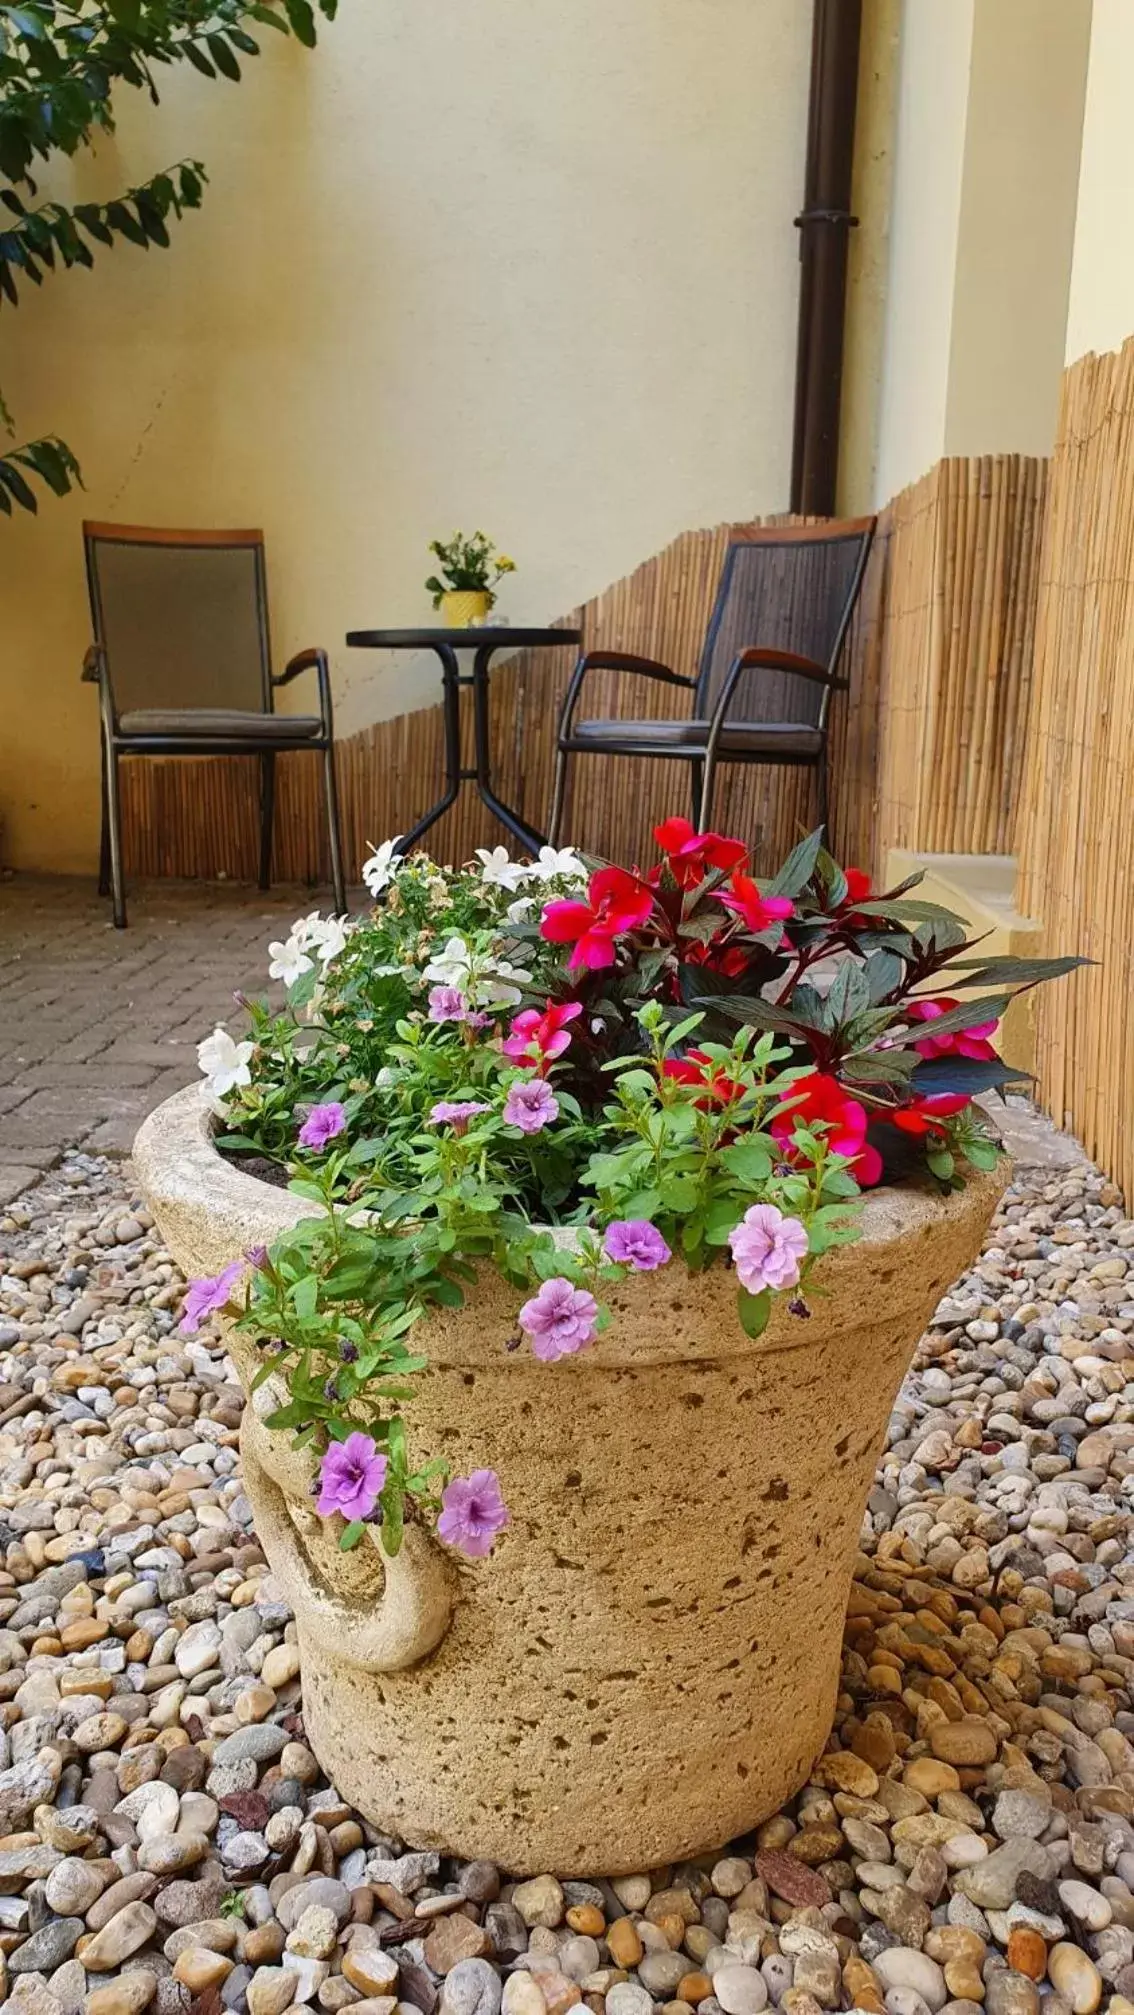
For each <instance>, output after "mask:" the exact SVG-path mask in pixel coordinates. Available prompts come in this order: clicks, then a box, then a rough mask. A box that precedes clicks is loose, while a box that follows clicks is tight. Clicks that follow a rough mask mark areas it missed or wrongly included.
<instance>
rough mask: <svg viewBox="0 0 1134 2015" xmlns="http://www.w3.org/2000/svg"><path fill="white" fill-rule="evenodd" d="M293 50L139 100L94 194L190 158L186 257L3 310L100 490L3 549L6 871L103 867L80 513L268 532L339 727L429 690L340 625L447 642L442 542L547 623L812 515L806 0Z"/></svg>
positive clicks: (24, 418)
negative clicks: (242, 75) (512, 571)
mask: <svg viewBox="0 0 1134 2015" xmlns="http://www.w3.org/2000/svg"><path fill="white" fill-rule="evenodd" d="M269 40H270V43H271V46H270V47H269V48H267V49H266V50H265V52H264V54H263V56H262V57H261V58H260V59H259V62H258V64H256V65H254V66H251V74H250V75H249V76H248V78H247V80H246V81H245V82H244V83H243V84H242V85H241V86H240V87H239V88H235V87H232V86H230V85H227V84H209V83H208V82H207V81H205V80H203V79H200V78H197V77H196V76H194V75H192V74H187V75H186V76H185V77H183V78H175V79H173V80H172V81H171V84H170V88H169V92H168V96H167V97H166V99H165V100H164V101H163V104H162V106H161V107H160V108H159V109H158V110H156V111H154V110H153V109H152V108H150V107H148V106H146V105H144V104H139V103H136V102H129V103H127V102H126V101H123V105H122V119H121V127H120V132H119V135H118V137H117V140H116V142H115V143H112V144H111V145H108V146H105V147H104V148H102V149H101V150H100V153H99V156H98V158H97V160H96V161H95V162H94V163H93V164H87V165H86V167H85V168H84V169H83V171H82V173H81V176H80V180H79V185H78V186H79V187H81V190H82V192H83V193H84V194H87V193H91V192H93V191H98V192H99V193H103V194H109V193H110V192H112V191H113V190H114V189H115V188H116V186H119V185H121V184H122V183H125V182H129V181H131V180H136V179H139V178H140V177H141V176H143V175H145V174H147V173H150V172H153V171H154V170H155V169H157V168H159V167H162V166H164V165H166V164H167V163H169V162H171V161H174V160H177V159H178V158H180V157H181V156H182V155H186V154H191V155H201V156H202V157H203V158H204V159H205V160H206V162H207V164H208V167H209V170H210V174H211V178H212V179H211V187H210V190H209V193H208V195H207V198H206V207H205V209H204V211H203V212H202V214H201V215H200V216H199V217H195V218H190V219H188V220H187V221H186V222H184V223H183V224H182V225H180V226H179V227H177V229H176V234H175V239H174V245H173V249H172V250H171V251H170V252H169V253H158V252H151V253H149V254H143V253H140V252H137V251H135V250H134V249H132V248H130V247H122V248H120V249H117V250H115V251H114V252H113V253H108V254H106V255H105V256H101V257H100V258H99V260H98V263H97V265H96V268H95V270H94V271H93V272H92V273H89V274H83V273H74V274H71V275H66V276H63V277H61V278H59V279H57V280H54V281H51V282H49V283H48V284H47V285H46V286H45V287H44V288H43V290H42V293H41V294H39V295H33V296H32V297H31V298H29V299H28V300H27V302H26V303H25V304H23V305H21V307H20V309H19V312H18V314H17V315H16V316H14V317H13V318H12V319H11V320H10V321H9V320H8V310H7V309H5V322H6V329H7V334H6V338H5V358H4V389H5V391H6V393H7V395H8V398H9V402H10V404H11V405H12V406H13V408H14V409H15V410H16V412H17V414H18V420H19V426H20V430H21V433H22V434H25V435H26V434H30V433H32V432H34V431H39V430H46V429H57V430H58V431H60V432H61V433H63V434H64V435H65V436H66V437H67V438H68V439H69V440H70V441H71V443H72V445H73V446H74V447H75V449H76V451H77V452H78V453H79V454H80V457H81V459H82V462H83V466H84V471H85V474H86V478H87V485H88V487H87V492H86V494H85V496H83V497H82V498H80V499H77V500H75V501H73V502H65V503H54V502H47V503H45V504H44V506H43V507H42V509H41V512H40V515H39V517H38V519H36V520H34V521H33V520H14V521H12V522H10V523H8V522H5V523H4V524H2V525H0V597H2V599H3V608H4V649H3V655H2V658H0V705H2V706H3V708H4V715H5V726H6V732H5V736H4V738H3V743H2V745H0V811H2V816H3V819H4V825H5V838H4V849H5V856H6V858H7V859H8V861H10V862H14V863H16V864H20V865H26V866H31V865H34V866H37V867H45V868H60V869H87V868H89V867H90V866H91V865H92V862H93V857H94V847H95V840H96V830H97V760H96V738H95V710H94V704H93V695H92V694H91V692H90V690H89V689H80V687H79V686H78V684H77V674H78V665H79V661H80V657H81V654H82V650H83V647H84V644H85V643H86V641H87V638H88V620H87V613H86V605H85V591H84V586H83V576H82V561H81V550H80V538H79V525H80V521H81V519H82V518H83V516H84V515H86V516H91V517H98V518H114V519H118V520H122V521H128V522H142V523H159V524H160V523H166V524H189V525H193V524H214V525H223V524H226V523H230V524H237V525H243V524H262V525H263V526H264V528H265V531H266V534H267V541H268V556H269V568H270V575H271V584H272V620H273V627H274V633H275V642H276V651H277V656H279V657H282V656H283V655H286V654H287V653H288V652H290V651H292V650H294V649H296V648H298V647H300V646H301V645H304V644H306V643H309V642H325V643H326V644H328V645H329V646H330V647H331V649H332V652H333V656H334V677H335V685H336V693H337V698H338V704H339V711H340V723H341V727H342V729H343V731H344V732H349V731H350V730H351V729H352V728H354V727H358V726H360V725H362V724H364V723H365V722H367V721H369V720H372V719H376V718H379V717H380V716H381V715H383V714H386V713H390V712H396V711H399V710H400V709H401V708H402V707H403V706H404V705H405V704H407V702H409V703H411V704H412V703H413V702H415V701H419V700H425V699H429V698H431V697H433V691H434V688H433V685H432V683H431V682H430V683H429V684H428V685H425V684H424V683H423V678H428V677H429V676H430V675H429V674H428V673H425V672H424V670H423V668H421V667H417V666H407V667H403V668H401V669H400V670H398V669H397V668H395V669H391V668H390V666H389V665H388V664H384V663H383V662H382V661H381V660H377V659H368V658H364V657H361V656H359V655H358V654H351V653H347V652H346V651H345V650H344V649H343V647H342V637H343V633H344V631H345V630H346V629H348V628H349V627H352V626H359V625H366V624H376V623H382V622H386V623H410V622H414V621H421V620H425V619H427V618H428V614H429V609H428V600H427V598H426V597H425V595H424V593H423V591H422V588H421V586H420V583H421V581H422V579H423V577H424V574H425V572H426V571H427V565H426V555H425V550H424V549H425V546H426V542H427V540H428V539H429V538H430V537H431V536H433V535H434V534H435V533H436V532H438V531H441V532H447V531H449V530H451V529H452V527H453V526H454V525H458V524H459V525H465V526H471V525H473V524H480V525H484V526H485V527H486V528H487V529H488V530H489V531H491V532H492V533H493V534H494V535H495V536H496V537H497V538H498V539H499V541H500V543H501V544H502V545H504V546H505V547H506V548H507V549H508V550H510V551H511V552H512V553H513V554H514V555H515V557H516V559H517V560H518V562H519V566H520V572H519V574H518V576H517V577H516V580H515V583H514V584H513V585H510V586H509V588H508V592H507V595H506V597H505V598H504V599H503V601H502V604H501V606H502V609H503V610H504V611H505V612H506V613H507V615H508V616H509V617H510V618H511V619H512V620H513V621H522V620H525V619H527V620H537V619H547V618H550V617H552V616H554V615H556V614H558V613H560V612H561V611H563V610H565V609H567V608H570V607H571V606H572V605H573V604H574V603H575V602H576V601H577V600H579V599H580V598H582V597H584V596H586V595H589V594H591V593H593V592H594V591H596V590H597V589H598V588H600V587H601V586H602V585H604V584H605V583H606V582H607V581H609V580H612V579H615V578H617V577H618V576H620V575H621V574H623V573H625V572H626V571H627V570H628V569H629V568H631V567H632V566H633V565H634V564H635V563H636V562H637V561H639V560H641V559H643V558H645V557H646V556H647V555H648V554H650V553H652V552H654V551H656V550H657V549H658V548H659V547H660V546H662V545H664V544H665V542H666V541H667V540H668V539H670V538H671V537H672V536H673V535H674V534H675V533H676V532H677V531H679V530H680V529H681V528H683V527H685V526H690V525H698V524H705V523H711V522H714V521H717V520H720V519H722V518H727V517H743V516H745V515H748V514H750V513H753V512H762V511H768V510H774V509H777V508H782V507H783V505H784V503H785V501H786V493H787V481H788V469H789V457H790V424H791V404H792V399H791V393H792V372H793V360H794V339H795V309H796V290H797V272H798V268H797V246H796V234H795V232H794V230H793V229H792V221H791V220H792V217H793V215H794V212H795V210H796V209H797V208H798V203H799V196H800V191H801V187H802V175H803V149H804V139H805V123H806V97H807V69H808V56H809V45H810V8H809V7H807V6H806V5H804V4H803V0H758V4H754V0H569V4H566V5H564V4H563V0H477V4H476V6H475V7H470V6H469V5H468V0H381V4H379V0H343V7H342V11H341V15H340V18H339V21H338V22H337V23H336V24H335V26H334V27H333V28H327V29H325V30H324V31H323V36H322V42H321V46H320V48H319V50H318V51H317V52H316V53H315V54H314V55H311V56H308V55H306V54H304V53H303V52H302V51H300V50H299V49H297V48H295V47H294V46H289V45H286V44H284V43H282V42H280V41H277V39H276V38H269ZM297 698H298V696H297Z"/></svg>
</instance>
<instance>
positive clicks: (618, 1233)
mask: <svg viewBox="0 0 1134 2015" xmlns="http://www.w3.org/2000/svg"><path fill="white" fill-rule="evenodd" d="M602 1249H603V1251H604V1252H605V1254H606V1256H607V1258H608V1259H612V1260H615V1261H616V1262H617V1263H618V1264H619V1265H620V1266H632V1267H633V1268H634V1271H635V1273H653V1272H654V1270H655V1268H657V1267H659V1266H664V1265H665V1263H666V1261H667V1260H668V1259H672V1257H673V1254H672V1253H671V1252H670V1249H669V1247H668V1245H667V1244H666V1242H665V1240H664V1238H663V1237H662V1235H661V1233H660V1231H659V1230H658V1228H657V1226H656V1225H654V1224H651V1223H650V1221H649V1219H648V1218H644V1217H627V1218H622V1219H620V1220H619V1221H618V1222H617V1223H616V1224H608V1225H607V1227H606V1231H605V1233H604V1235H603V1241H602Z"/></svg>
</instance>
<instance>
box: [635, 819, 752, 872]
mask: <svg viewBox="0 0 1134 2015" xmlns="http://www.w3.org/2000/svg"><path fill="white" fill-rule="evenodd" d="M654 838H655V839H656V841H657V843H658V845H659V847H660V848H661V850H662V852H663V854H664V855H665V857H666V864H667V866H668V868H669V871H670V874H671V875H672V876H673V879H674V881H675V882H676V883H677V886H678V888H682V889H694V888H696V887H697V884H698V882H703V881H704V879H705V876H706V875H707V874H709V873H710V872H711V871H712V869H714V868H717V869H720V870H722V871H723V872H724V873H725V874H727V873H728V872H729V869H730V868H738V867H739V866H740V865H741V863H742V862H743V861H746V860H747V858H748V848H747V847H746V846H745V844H744V842H743V840H729V839H726V838H725V837H724V835H723V833H699V832H696V831H695V830H694V828H693V827H692V826H691V825H690V823H689V820H688V819H682V818H672V819H664V820H663V821H662V823H661V825H660V826H655V827H654Z"/></svg>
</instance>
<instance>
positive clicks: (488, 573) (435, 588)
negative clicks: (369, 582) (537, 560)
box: [425, 532, 516, 629]
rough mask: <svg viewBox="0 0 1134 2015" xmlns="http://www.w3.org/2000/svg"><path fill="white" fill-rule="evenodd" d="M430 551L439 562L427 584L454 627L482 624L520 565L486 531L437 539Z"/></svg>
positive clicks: (437, 605) (438, 607)
mask: <svg viewBox="0 0 1134 2015" xmlns="http://www.w3.org/2000/svg"><path fill="white" fill-rule="evenodd" d="M429 550H430V552H431V553H433V554H434V555H435V556H436V558H437V561H438V563H439V571H438V573H436V574H430V576H429V579H428V580H427V581H426V583H425V585H426V588H427V590H428V592H429V593H430V594H431V595H432V597H433V606H434V608H435V609H440V610H441V612H442V614H443V615H444V617H445V621H446V622H447V623H449V624H450V625H451V626H452V627H453V628H455V629H460V628H463V627H464V626H465V625H466V624H468V623H482V622H483V621H484V619H485V617H486V616H487V615H488V613H489V611H490V610H491V609H492V608H493V607H494V605H495V602H496V589H497V586H498V584H499V583H500V582H501V581H502V580H503V578H504V576H505V574H514V573H515V571H516V562H515V560H512V559H510V558H509V557H508V554H507V553H498V552H497V550H496V547H495V546H494V545H493V542H492V540H491V539H490V538H489V537H488V534H487V533H486V532H471V533H470V532H454V533H453V536H452V538H451V539H433V540H431V542H430V546H429Z"/></svg>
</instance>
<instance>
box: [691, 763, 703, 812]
mask: <svg viewBox="0 0 1134 2015" xmlns="http://www.w3.org/2000/svg"><path fill="white" fill-rule="evenodd" d="M689 789H690V795H691V797H692V800H693V811H692V817H693V824H694V826H695V827H697V828H698V829H699V828H700V824H701V800H702V798H703V797H704V795H705V765H704V763H703V762H701V761H700V760H699V759H697V760H694V761H693V762H691V763H690V765H689Z"/></svg>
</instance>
